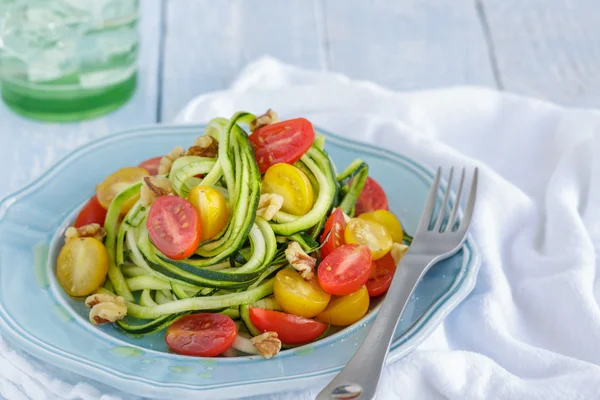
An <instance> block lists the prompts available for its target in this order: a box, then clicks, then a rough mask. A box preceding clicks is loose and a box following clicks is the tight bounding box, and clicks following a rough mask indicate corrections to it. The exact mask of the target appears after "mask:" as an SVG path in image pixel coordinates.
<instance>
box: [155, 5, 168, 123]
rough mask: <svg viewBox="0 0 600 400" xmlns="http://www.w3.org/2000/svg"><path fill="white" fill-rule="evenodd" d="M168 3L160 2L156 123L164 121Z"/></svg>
mask: <svg viewBox="0 0 600 400" xmlns="http://www.w3.org/2000/svg"><path fill="white" fill-rule="evenodd" d="M167 1H168V0H160V17H159V21H158V22H159V26H158V27H159V31H160V33H159V36H158V65H157V71H156V122H157V123H160V122H161V121H162V102H163V95H162V94H163V86H162V83H163V82H162V81H163V75H164V66H165V37H166V35H167V12H168V7H167Z"/></svg>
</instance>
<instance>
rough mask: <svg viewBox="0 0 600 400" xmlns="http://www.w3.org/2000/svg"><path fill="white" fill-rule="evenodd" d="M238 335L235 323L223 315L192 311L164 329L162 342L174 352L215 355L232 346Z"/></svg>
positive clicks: (192, 354)
mask: <svg viewBox="0 0 600 400" xmlns="http://www.w3.org/2000/svg"><path fill="white" fill-rule="evenodd" d="M236 336H237V327H236V326H235V322H233V320H232V319H231V318H229V317H228V316H227V315H223V314H210V313H201V314H192V315H186V316H185V317H181V318H179V319H178V320H177V321H175V322H174V323H173V324H172V325H171V326H169V328H168V329H167V333H166V334H165V342H167V345H168V346H169V348H170V349H171V350H173V351H174V352H175V353H177V354H183V355H186V356H198V357H215V356H218V355H219V354H221V353H223V352H224V351H225V350H227V349H228V348H230V347H231V345H232V344H233V341H234V340H235V337H236Z"/></svg>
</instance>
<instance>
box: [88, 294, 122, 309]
mask: <svg viewBox="0 0 600 400" xmlns="http://www.w3.org/2000/svg"><path fill="white" fill-rule="evenodd" d="M100 303H115V304H119V305H122V306H124V305H126V304H125V299H124V298H122V297H121V296H113V295H112V294H108V293H94V294H91V295H89V296H88V297H87V298H86V299H85V305H86V306H88V307H89V308H93V307H94V306H95V305H96V304H100Z"/></svg>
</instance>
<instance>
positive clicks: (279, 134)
mask: <svg viewBox="0 0 600 400" xmlns="http://www.w3.org/2000/svg"><path fill="white" fill-rule="evenodd" d="M249 140H250V143H251V144H252V147H254V153H255V155H256V162H257V163H258V167H259V169H260V173H261V174H263V173H265V172H266V171H267V169H268V168H269V167H270V166H271V165H273V164H277V163H287V164H293V163H295V162H296V161H298V160H299V159H300V157H302V156H303V155H304V153H306V152H307V151H308V149H310V146H312V144H313V142H314V141H315V129H314V128H313V126H312V124H311V123H310V121H308V120H307V119H305V118H294V119H289V120H286V121H281V122H277V123H274V124H271V125H266V126H263V127H262V128H259V129H257V130H256V131H254V133H253V134H252V135H250V137H249Z"/></svg>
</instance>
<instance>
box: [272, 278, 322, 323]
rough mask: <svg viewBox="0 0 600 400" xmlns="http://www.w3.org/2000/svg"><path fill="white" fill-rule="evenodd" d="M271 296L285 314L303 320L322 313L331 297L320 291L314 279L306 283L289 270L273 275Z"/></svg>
mask: <svg viewBox="0 0 600 400" xmlns="http://www.w3.org/2000/svg"><path fill="white" fill-rule="evenodd" d="M273 294H274V295H275V300H277V303H279V305H280V306H281V308H283V310H284V311H285V312H287V313H289V314H294V315H299V316H301V317H305V318H312V317H314V316H315V315H317V314H319V313H320V312H321V311H323V310H324V309H325V307H327V304H328V303H329V299H330V297H331V295H330V294H329V293H327V292H325V291H324V290H323V289H321V286H319V282H318V280H317V278H316V277H315V278H314V279H311V280H310V281H308V282H307V281H305V280H304V278H302V277H301V276H300V274H299V273H298V272H296V271H294V270H292V269H289V268H286V269H282V270H281V271H279V272H278V273H277V275H275V281H274V283H273Z"/></svg>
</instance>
